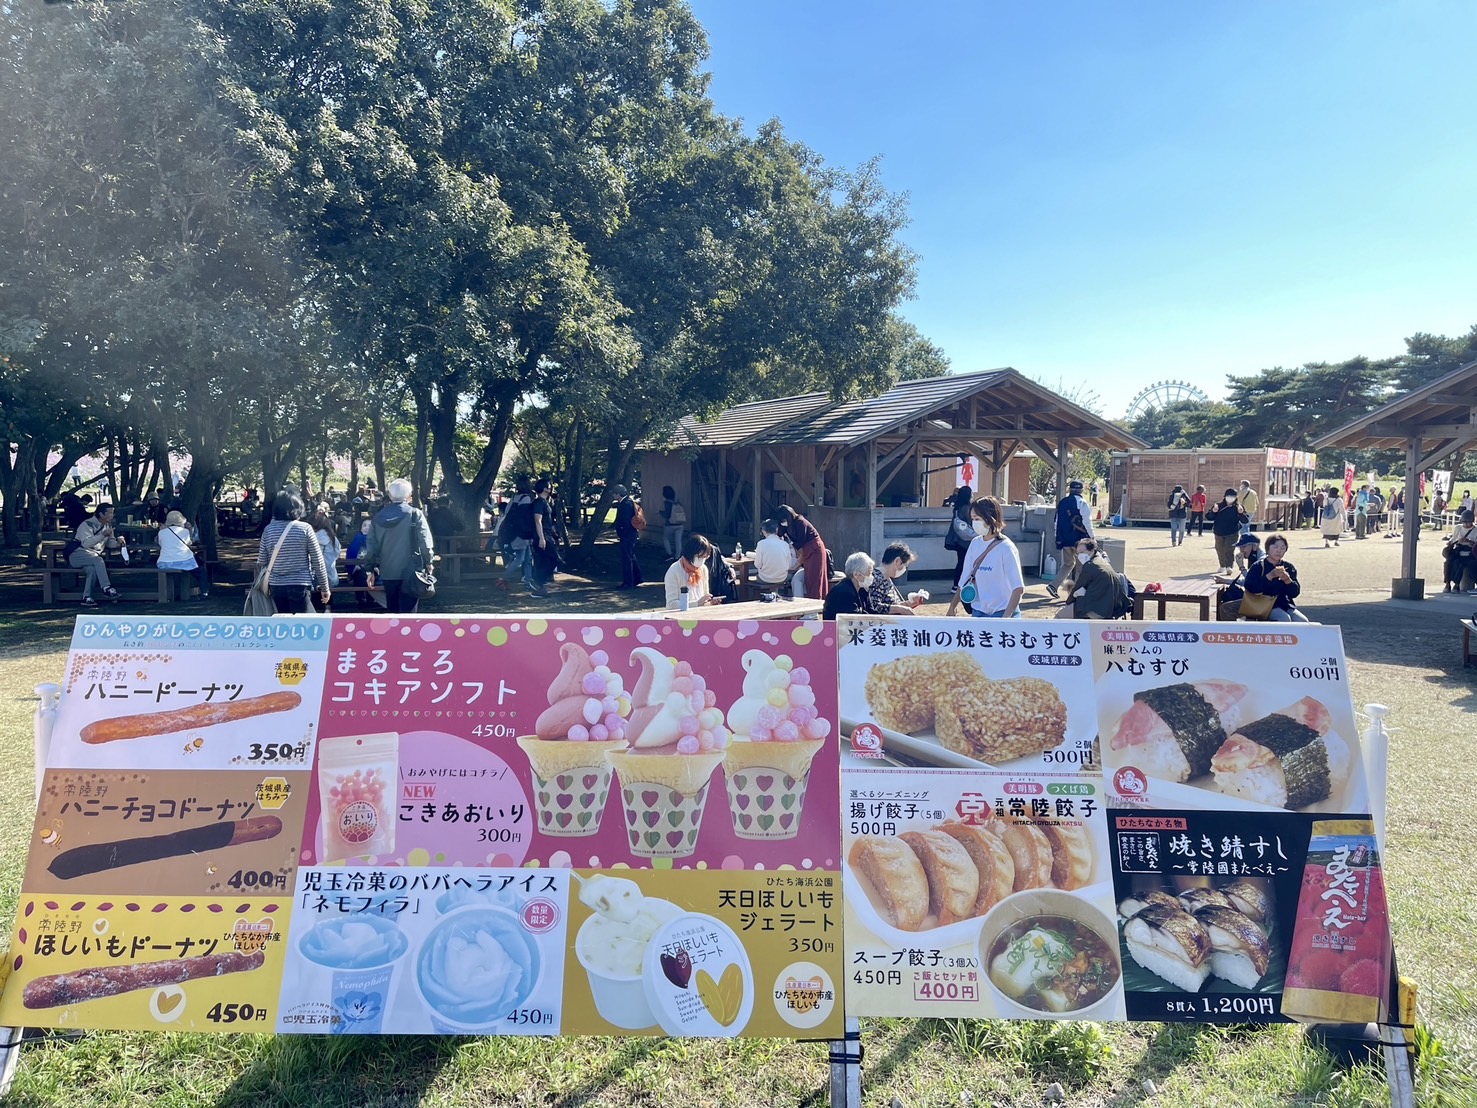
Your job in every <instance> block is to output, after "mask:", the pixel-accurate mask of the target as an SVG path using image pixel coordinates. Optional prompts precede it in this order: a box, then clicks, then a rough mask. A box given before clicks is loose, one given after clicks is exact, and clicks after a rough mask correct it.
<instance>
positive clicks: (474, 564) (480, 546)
mask: <svg viewBox="0 0 1477 1108" xmlns="http://www.w3.org/2000/svg"><path fill="white" fill-rule="evenodd" d="M493 534H494V532H492V531H483V532H481V533H480V534H475V535H471V534H468V535H443V536H441V537H440V538H438V539H437V540H436V551H437V554H436V561H437V566H436V569H437V572H438V573H444V574H445V575H446V580H447V581H448V582H450V583H451V584H453V585H459V584H461V580H462V575H463V574H464V573H467V572H468V571H469V570H470V571H474V572H475V571H478V570H479V569H485V570H486V571H487V574H488V575H492V574H496V573H497V572H498V571H499V569H500V568H501V565H502V556H501V551H499V550H496V549H493V550H488V549H486V547H487V543H488V540H489V539H491V538H492V536H493Z"/></svg>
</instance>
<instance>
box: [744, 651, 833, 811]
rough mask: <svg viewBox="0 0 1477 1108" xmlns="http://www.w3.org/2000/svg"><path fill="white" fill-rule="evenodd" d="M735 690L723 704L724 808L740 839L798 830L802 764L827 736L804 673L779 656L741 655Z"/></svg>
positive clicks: (805, 766)
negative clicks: (728, 732)
mask: <svg viewBox="0 0 1477 1108" xmlns="http://www.w3.org/2000/svg"><path fill="white" fill-rule="evenodd" d="M743 666H744V689H743V695H742V696H740V697H739V698H738V700H736V701H735V702H734V703H733V705H732V706H731V707H730V708H729V709H728V725H729V727H730V728H732V730H733V736H734V741H733V742H732V743H730V744H729V746H728V748H727V749H726V751H725V752H724V761H723V772H724V776H725V777H726V778H727V780H728V802H729V811H730V812H731V814H732V815H733V829H734V833H735V834H736V835H738V837H739V838H741V839H789V838H793V837H794V836H795V835H796V833H797V832H798V831H799V830H800V810H801V808H802V806H803V805H804V803H805V788H806V785H807V783H808V782H809V780H810V764H811V761H812V760H813V759H814V758H815V755H816V752H817V751H819V750H820V748H821V747H822V746H823V745H824V743H825V740H826V738H827V737H828V736H829V735H830V734H831V721H830V720H828V719H826V718H825V717H824V716H822V715H821V712H820V708H819V707H818V706H817V705H816V699H815V690H814V689H812V688H811V685H810V673H809V671H808V670H806V669H805V667H804V666H797V665H795V664H794V661H793V659H791V658H790V656H789V655H787V654H781V655H779V656H778V657H775V658H771V657H770V656H769V655H768V654H766V653H765V652H764V651H762V650H749V651H746V652H745V653H744V657H743Z"/></svg>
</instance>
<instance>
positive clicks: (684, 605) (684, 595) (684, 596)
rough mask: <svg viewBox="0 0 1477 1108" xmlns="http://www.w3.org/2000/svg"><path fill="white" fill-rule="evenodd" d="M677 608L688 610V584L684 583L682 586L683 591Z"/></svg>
mask: <svg viewBox="0 0 1477 1108" xmlns="http://www.w3.org/2000/svg"><path fill="white" fill-rule="evenodd" d="M677 610H678V611H679V612H685V611H687V586H686V585H683V586H682V592H681V593H680V594H679V595H678V597H677Z"/></svg>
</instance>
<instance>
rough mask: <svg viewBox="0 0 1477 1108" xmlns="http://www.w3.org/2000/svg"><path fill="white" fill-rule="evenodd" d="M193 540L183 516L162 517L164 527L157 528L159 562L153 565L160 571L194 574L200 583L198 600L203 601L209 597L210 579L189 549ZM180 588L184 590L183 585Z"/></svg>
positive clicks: (173, 513)
mask: <svg viewBox="0 0 1477 1108" xmlns="http://www.w3.org/2000/svg"><path fill="white" fill-rule="evenodd" d="M194 538H195V536H194V534H193V533H192V532H191V530H190V528H189V527H188V526H187V525H186V524H185V517H184V515H183V514H182V513H180V512H170V513H169V514H168V515H167V516H165V517H164V526H163V527H161V528H159V560H158V562H157V563H155V564H156V565H158V567H159V568H160V569H169V570H175V571H178V572H180V573H194V574H195V579H196V580H197V581H199V582H200V599H201V600H204V599H205V598H206V597H207V596H209V595H210V578H209V577H208V576H206V573H205V566H203V565H202V564H201V563H200V562H199V561H197V560H196V558H195V552H194V551H193V550H192V549H190V544H191V542H192V541H193V540H194ZM181 588H184V585H183V583H181Z"/></svg>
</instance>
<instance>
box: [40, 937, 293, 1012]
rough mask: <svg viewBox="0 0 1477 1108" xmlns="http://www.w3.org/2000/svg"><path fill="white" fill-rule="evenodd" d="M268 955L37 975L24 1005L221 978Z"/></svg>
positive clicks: (42, 1005) (222, 956) (57, 1004)
mask: <svg viewBox="0 0 1477 1108" xmlns="http://www.w3.org/2000/svg"><path fill="white" fill-rule="evenodd" d="M266 961H267V956H266V955H265V954H263V953H262V952H261V951H260V950H258V951H256V952H254V953H252V954H243V953H238V952H232V953H230V954H202V955H200V956H198V957H195V958H170V959H167V960H166V961H163V962H141V963H139V964H138V965H133V966H94V967H91V968H89V969H82V970H75V971H73V972H72V973H57V974H53V975H52V976H50V977H38V978H36V980H34V981H32V982H30V984H28V985H27V986H26V988H25V991H24V992H23V993H22V994H21V1003H22V1004H24V1005H25V1006H26V1007H27V1008H60V1007H62V1006H64V1005H67V1004H78V1003H80V1002H82V1001H84V1000H101V999H102V998H103V997H107V996H118V995H119V994H121V993H131V992H135V991H136V990H138V989H157V988H159V987H160V986H162V985H179V984H182V983H183V982H185V981H193V980H195V979H196V978H197V977H222V976H224V975H225V974H228V973H245V972H247V971H248V970H254V969H260V968H261V967H262V966H263V965H265V964H266Z"/></svg>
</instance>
